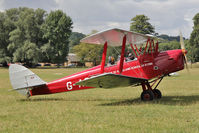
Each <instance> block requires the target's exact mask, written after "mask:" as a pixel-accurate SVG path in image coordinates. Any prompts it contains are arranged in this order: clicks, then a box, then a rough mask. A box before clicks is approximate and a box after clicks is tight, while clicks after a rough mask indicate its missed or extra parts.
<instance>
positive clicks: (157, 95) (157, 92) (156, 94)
mask: <svg viewBox="0 0 199 133" xmlns="http://www.w3.org/2000/svg"><path fill="white" fill-rule="evenodd" d="M153 94H154V97H155V98H156V99H160V98H162V93H161V91H160V90H158V89H153Z"/></svg>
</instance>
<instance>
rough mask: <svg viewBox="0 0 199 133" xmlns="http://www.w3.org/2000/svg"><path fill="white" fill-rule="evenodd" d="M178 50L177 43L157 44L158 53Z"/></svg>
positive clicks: (178, 43) (178, 44) (178, 45)
mask: <svg viewBox="0 0 199 133" xmlns="http://www.w3.org/2000/svg"><path fill="white" fill-rule="evenodd" d="M172 49H180V42H178V41H167V42H163V43H160V44H159V50H160V51H166V50H172Z"/></svg>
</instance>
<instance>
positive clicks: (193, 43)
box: [188, 13, 199, 62]
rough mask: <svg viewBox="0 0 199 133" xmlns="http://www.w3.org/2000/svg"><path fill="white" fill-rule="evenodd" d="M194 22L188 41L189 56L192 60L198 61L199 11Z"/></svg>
mask: <svg viewBox="0 0 199 133" xmlns="http://www.w3.org/2000/svg"><path fill="white" fill-rule="evenodd" d="M193 22H194V27H193V31H192V33H191V37H190V41H189V43H188V51H189V53H188V57H190V60H191V62H197V61H199V13H197V14H196V15H195V16H194V18H193Z"/></svg>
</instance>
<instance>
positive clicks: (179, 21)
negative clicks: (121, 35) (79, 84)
mask: <svg viewBox="0 0 199 133" xmlns="http://www.w3.org/2000/svg"><path fill="white" fill-rule="evenodd" d="M18 7H29V8H34V9H37V8H42V9H44V10H46V11H47V12H48V13H49V12H50V11H54V10H57V9H61V10H63V11H64V12H65V13H66V14H67V15H68V16H70V17H71V18H72V20H73V27H74V28H73V31H74V32H81V33H84V34H89V33H91V31H92V30H98V31H101V30H105V29H110V28H122V29H125V30H129V29H130V23H131V19H132V18H133V17H135V16H136V15H140V14H144V15H146V16H148V17H149V18H150V21H149V22H150V23H151V24H152V25H153V26H154V27H155V32H157V33H159V34H168V35H171V36H176V35H178V34H179V30H181V32H182V33H183V36H185V37H186V38H189V37H190V34H191V32H192V30H193V20H192V19H193V17H194V15H196V13H199V0H0V11H5V10H6V9H10V8H18Z"/></svg>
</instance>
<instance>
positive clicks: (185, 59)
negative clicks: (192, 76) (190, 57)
mask: <svg viewBox="0 0 199 133" xmlns="http://www.w3.org/2000/svg"><path fill="white" fill-rule="evenodd" d="M180 46H181V49H182V53H183V55H184V63H185V66H186V69H187V71H189V68H188V64H187V62H188V61H187V56H186V54H187V51H186V49H185V45H184V40H183V37H182V32H181V31H180Z"/></svg>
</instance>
